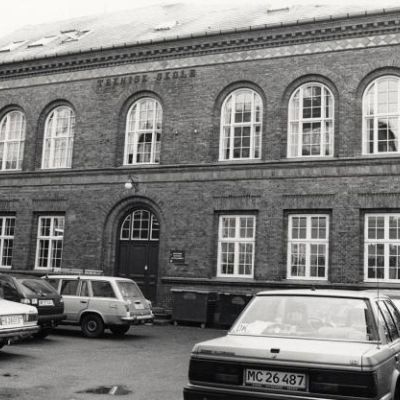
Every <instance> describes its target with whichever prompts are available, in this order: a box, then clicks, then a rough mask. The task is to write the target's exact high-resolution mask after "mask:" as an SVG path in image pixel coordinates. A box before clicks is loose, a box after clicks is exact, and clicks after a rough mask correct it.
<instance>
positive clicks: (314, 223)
mask: <svg viewBox="0 0 400 400" xmlns="http://www.w3.org/2000/svg"><path fill="white" fill-rule="evenodd" d="M328 254H329V216H328V215H324V214H312V215H306V214H297V215H290V216H289V232H288V272H287V277H288V278H289V279H327V278H328Z"/></svg>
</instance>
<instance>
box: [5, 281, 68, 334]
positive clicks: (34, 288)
mask: <svg viewBox="0 0 400 400" xmlns="http://www.w3.org/2000/svg"><path fill="white" fill-rule="evenodd" d="M0 290H1V291H2V293H3V295H2V297H3V298H4V299H6V300H10V301H16V302H19V303H23V304H29V305H32V306H34V307H36V308H37V311H38V314H39V320H38V324H39V328H40V329H39V332H37V333H36V335H35V336H37V337H41V338H44V337H46V336H47V335H48V334H49V333H50V332H51V330H52V329H53V328H54V327H55V326H57V325H58V324H59V323H60V321H61V320H62V319H64V318H65V314H64V302H63V299H62V297H61V296H60V295H59V294H58V293H57V291H56V290H54V288H53V287H52V286H51V285H50V284H48V283H47V282H45V281H44V280H43V279H41V278H40V277H38V276H30V275H25V274H14V275H9V274H0Z"/></svg>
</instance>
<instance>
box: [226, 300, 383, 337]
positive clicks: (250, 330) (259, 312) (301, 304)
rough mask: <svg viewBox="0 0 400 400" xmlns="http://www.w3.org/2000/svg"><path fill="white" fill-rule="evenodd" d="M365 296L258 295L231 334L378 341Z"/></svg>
mask: <svg viewBox="0 0 400 400" xmlns="http://www.w3.org/2000/svg"><path fill="white" fill-rule="evenodd" d="M372 321H373V317H372V314H371V310H370V309H369V308H368V304H367V302H366V301H365V300H363V299H357V298H340V297H328V296H298V295H295V296H293V295H270V296H257V297H256V298H255V299H254V300H253V301H252V302H251V303H250V305H249V306H248V308H247V309H246V310H245V311H244V313H243V314H242V315H241V317H240V318H239V319H238V320H237V322H236V323H235V324H234V326H233V327H232V329H231V331H230V333H231V334H236V335H249V336H280V337H306V338H312V339H332V340H347V341H348V340H356V341H371V340H377V339H378V336H377V333H376V331H375V328H374V324H373V322H372Z"/></svg>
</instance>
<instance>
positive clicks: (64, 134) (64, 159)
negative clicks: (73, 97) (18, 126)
mask: <svg viewBox="0 0 400 400" xmlns="http://www.w3.org/2000/svg"><path fill="white" fill-rule="evenodd" d="M74 131H75V113H74V111H73V110H72V109H71V108H70V107H66V106H60V107H57V108H55V109H54V110H53V111H51V113H50V114H49V116H48V117H47V119H46V124H45V127H44V140H43V158H42V168H71V164H72V148H73V143H74Z"/></svg>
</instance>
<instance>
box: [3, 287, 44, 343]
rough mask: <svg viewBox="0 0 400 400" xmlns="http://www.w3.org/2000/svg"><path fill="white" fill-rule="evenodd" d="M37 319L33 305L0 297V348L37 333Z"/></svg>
mask: <svg viewBox="0 0 400 400" xmlns="http://www.w3.org/2000/svg"><path fill="white" fill-rule="evenodd" d="M0 297H1V291H0ZM37 321H38V313H37V310H36V308H35V307H32V306H27V305H25V304H18V303H15V302H13V301H7V300H4V299H3V298H0V349H1V348H2V347H3V346H4V345H6V344H9V343H11V342H13V341H15V340H18V339H22V338H25V337H27V336H30V335H32V334H35V333H37V332H38V330H39V327H38V325H37Z"/></svg>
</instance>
